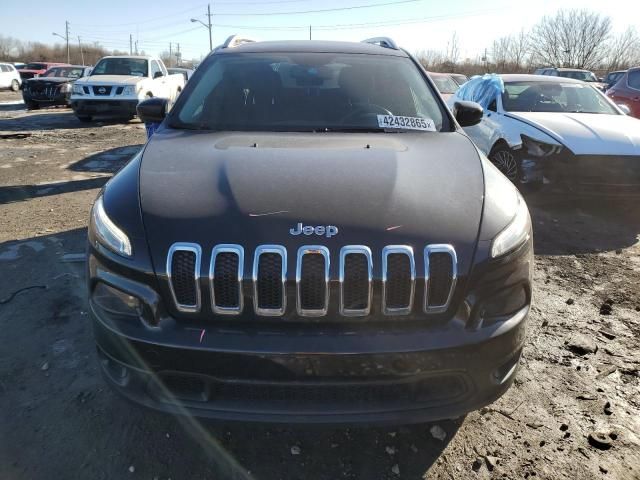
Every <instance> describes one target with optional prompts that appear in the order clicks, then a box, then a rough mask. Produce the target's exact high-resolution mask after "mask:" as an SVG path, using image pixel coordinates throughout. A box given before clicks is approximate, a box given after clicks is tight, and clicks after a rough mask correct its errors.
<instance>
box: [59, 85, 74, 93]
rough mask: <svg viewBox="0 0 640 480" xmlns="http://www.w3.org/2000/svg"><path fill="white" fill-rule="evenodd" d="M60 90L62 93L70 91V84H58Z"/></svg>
mask: <svg viewBox="0 0 640 480" xmlns="http://www.w3.org/2000/svg"><path fill="white" fill-rule="evenodd" d="M60 91H61V92H62V93H67V92H70V91H71V84H70V83H65V84H63V85H61V86H60Z"/></svg>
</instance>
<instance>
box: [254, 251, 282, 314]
mask: <svg viewBox="0 0 640 480" xmlns="http://www.w3.org/2000/svg"><path fill="white" fill-rule="evenodd" d="M286 279H287V250H286V249H285V248H284V247H283V246H280V245H260V246H259V247H258V248H257V249H256V251H255V255H254V257H253V307H254V310H255V312H256V314H257V315H271V316H274V315H275V316H279V315H284V312H285V310H286V308H287V296H286V289H285V282H286Z"/></svg>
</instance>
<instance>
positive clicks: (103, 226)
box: [91, 197, 132, 257]
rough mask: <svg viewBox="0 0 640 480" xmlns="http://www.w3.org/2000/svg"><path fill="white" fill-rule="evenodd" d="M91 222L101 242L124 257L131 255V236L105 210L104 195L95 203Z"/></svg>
mask: <svg viewBox="0 0 640 480" xmlns="http://www.w3.org/2000/svg"><path fill="white" fill-rule="evenodd" d="M91 223H92V226H93V230H94V232H95V233H96V235H97V236H98V239H99V240H100V243H102V244H103V245H104V246H105V247H107V248H108V249H109V250H112V251H114V252H115V253H117V254H118V255H122V256H124V257H130V256H131V254H132V250H131V242H130V241H129V237H127V235H126V234H125V233H124V232H123V231H122V230H120V228H118V227H117V226H116V224H115V223H113V222H112V221H111V219H110V218H109V217H108V216H107V212H105V210H104V205H103V203H102V197H100V198H98V200H96V203H95V204H94V205H93V210H92V211H91Z"/></svg>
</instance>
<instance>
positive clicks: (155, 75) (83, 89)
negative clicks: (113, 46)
mask: <svg viewBox="0 0 640 480" xmlns="http://www.w3.org/2000/svg"><path fill="white" fill-rule="evenodd" d="M192 74H193V70H190V69H187V68H172V69H167V68H166V67H165V65H164V63H163V62H162V60H160V59H159V58H154V57H150V56H131V55H124V56H109V57H105V58H102V59H101V60H100V61H99V62H98V63H97V64H96V66H95V67H87V66H83V65H69V64H64V63H51V62H34V63H28V64H26V65H25V64H22V68H16V66H15V65H13V64H11V63H0V89H2V88H10V89H12V90H13V91H18V90H19V89H20V88H22V96H23V99H24V102H25V106H26V108H27V110H35V109H38V108H40V107H44V106H58V105H62V106H68V107H72V108H73V109H74V112H75V114H76V116H77V117H78V119H79V120H81V121H91V120H92V118H93V116H94V115H97V114H108V115H118V116H121V117H124V118H133V116H134V115H135V114H136V106H137V105H138V102H140V101H141V100H143V99H146V98H154V97H155V98H166V99H167V100H169V101H170V103H171V104H172V103H173V102H175V100H176V99H177V97H178V95H179V94H180V92H181V91H182V89H183V88H184V85H185V83H186V82H187V81H188V80H189V78H191V75H192Z"/></svg>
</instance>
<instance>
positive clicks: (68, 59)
mask: <svg viewBox="0 0 640 480" xmlns="http://www.w3.org/2000/svg"><path fill="white" fill-rule="evenodd" d="M64 29H65V38H66V40H67V63H71V55H69V22H68V21H66V20H65V22H64Z"/></svg>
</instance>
